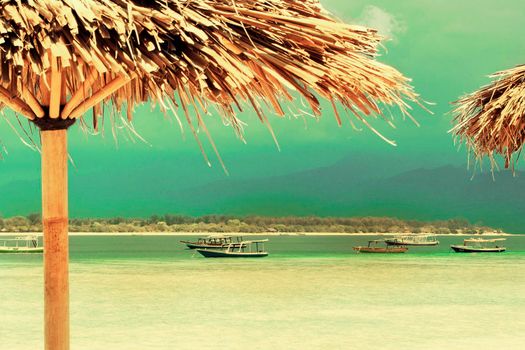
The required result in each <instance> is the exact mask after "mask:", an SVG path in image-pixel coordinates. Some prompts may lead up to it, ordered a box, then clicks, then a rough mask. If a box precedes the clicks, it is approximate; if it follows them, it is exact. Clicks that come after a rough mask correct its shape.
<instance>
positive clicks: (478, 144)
mask: <svg viewBox="0 0 525 350" xmlns="http://www.w3.org/2000/svg"><path fill="white" fill-rule="evenodd" d="M491 78H494V81H493V82H492V84H490V85H488V86H485V87H483V88H481V89H480V90H478V91H476V92H474V93H472V94H470V95H467V96H464V97H463V98H461V99H460V100H459V101H457V102H455V104H456V105H457V108H456V109H455V110H454V113H455V114H456V117H455V123H456V125H455V126H454V128H453V129H452V132H453V133H454V134H455V135H456V136H457V137H458V138H459V139H460V140H461V141H464V142H465V143H466V144H467V145H468V146H469V147H470V148H471V149H472V150H473V152H474V153H475V155H476V156H477V157H484V156H489V157H490V158H491V159H493V156H494V155H495V154H499V155H501V156H503V158H504V159H505V167H507V168H508V167H509V166H510V165H511V164H512V163H513V162H514V161H515V158H517V157H516V156H519V154H520V152H521V150H522V148H523V144H524V143H525V65H521V66H517V67H515V68H512V69H509V70H505V71H501V72H498V73H496V74H494V75H492V76H491Z"/></svg>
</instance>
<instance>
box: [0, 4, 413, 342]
mask: <svg viewBox="0 0 525 350" xmlns="http://www.w3.org/2000/svg"><path fill="white" fill-rule="evenodd" d="M0 13H1V18H0V64H1V70H0V77H1V86H0V102H1V103H2V104H3V105H5V106H7V107H9V108H11V109H12V110H13V111H15V112H16V113H18V114H20V115H22V116H24V117H26V118H28V119H29V120H31V121H32V122H33V123H34V124H35V125H37V126H38V127H39V128H40V136H41V143H42V208H43V210H42V215H43V226H44V247H45V253H44V276H45V277H44V278H45V343H46V349H53V350H56V349H67V348H68V347H69V313H68V234H67V230H68V228H67V225H68V207H67V141H66V130H67V128H68V127H69V126H71V125H72V124H73V123H74V122H75V121H76V120H77V119H81V118H82V116H84V114H85V113H86V112H88V111H89V110H90V109H92V110H93V115H92V123H93V126H94V128H97V123H98V118H99V117H101V116H102V115H103V109H104V107H106V108H108V109H110V110H111V111H112V112H116V113H112V115H121V111H122V110H125V111H126V114H127V118H128V119H129V120H131V117H132V112H133V108H134V106H135V105H137V104H140V103H143V102H148V101H151V102H155V103H158V104H159V105H160V107H161V109H162V110H163V111H165V112H166V111H170V112H173V113H174V114H175V110H176V107H181V110H182V111H183V113H184V119H186V122H187V124H188V125H189V127H190V128H191V130H192V131H193V132H195V130H196V129H200V130H203V131H204V132H205V133H206V134H207V130H206V126H205V123H204V116H205V115H206V114H208V108H209V107H210V106H215V107H216V109H217V111H218V112H219V114H220V116H221V117H222V118H223V119H224V120H225V122H226V123H227V124H229V125H231V126H232V127H233V128H234V129H235V130H236V131H237V132H238V133H239V135H241V134H242V123H241V122H240V120H239V119H237V117H236V110H242V109H243V108H244V106H245V105H248V106H249V107H251V108H253V109H254V110H255V111H256V113H257V115H258V117H259V119H260V120H261V121H262V122H263V123H267V122H268V121H267V117H266V114H265V110H268V109H269V110H271V111H272V112H274V113H276V114H277V115H279V116H284V115H285V111H284V110H285V108H284V107H283V102H282V101H283V100H289V101H292V100H293V95H292V94H293V93H294V92H295V95H299V96H301V98H302V99H304V101H306V103H307V104H308V105H309V107H310V108H311V110H312V111H313V115H315V116H319V115H320V114H321V107H320V102H319V99H318V97H322V98H325V99H327V100H329V101H331V103H332V105H333V107H334V111H335V116H336V119H337V122H338V123H339V124H341V123H342V121H341V116H340V113H339V112H338V110H337V105H338V104H339V105H340V106H341V107H342V108H343V109H345V110H346V111H349V112H350V113H351V114H352V115H354V116H355V117H357V118H358V119H360V120H361V121H362V122H364V123H365V124H366V125H368V122H367V119H366V118H367V117H368V116H375V115H382V113H381V105H383V104H384V105H394V106H398V107H399V108H400V109H401V111H402V112H403V113H404V114H406V115H408V108H409V106H408V104H406V103H405V101H404V100H409V101H417V96H416V94H415V93H414V92H413V90H412V88H411V87H410V85H409V80H408V79H407V78H405V77H404V76H403V75H402V74H400V73H399V72H398V71H397V70H395V69H393V68H391V67H389V66H387V65H384V64H381V63H379V62H377V61H375V56H376V54H377V49H378V45H379V43H380V41H381V37H380V36H379V35H378V34H377V33H376V31H374V30H371V29H367V28H363V27H359V26H351V25H347V24H344V23H341V22H338V21H337V20H334V19H333V18H332V17H330V15H329V14H327V13H326V12H325V11H324V10H323V9H322V7H321V6H320V4H319V3H318V1H317V0H265V1H256V0H200V1H190V0H151V1H143V0H133V1H124V0H113V1H108V0H75V1H73V0H55V1H51V0H28V1H20V0H4V1H2V2H1V3H0ZM262 104H265V105H266V107H264V106H262ZM341 107H340V108H341ZM81 120H82V119H81Z"/></svg>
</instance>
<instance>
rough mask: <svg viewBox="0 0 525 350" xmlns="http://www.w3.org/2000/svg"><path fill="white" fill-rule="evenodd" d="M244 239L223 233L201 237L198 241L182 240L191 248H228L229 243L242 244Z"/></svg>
mask: <svg viewBox="0 0 525 350" xmlns="http://www.w3.org/2000/svg"><path fill="white" fill-rule="evenodd" d="M241 241H242V237H241V236H223V235H214V236H208V237H203V238H199V239H198V240H197V242H190V241H180V242H181V243H184V244H186V246H187V247H188V248H190V249H197V248H203V249H207V248H222V249H224V248H226V247H227V246H228V245H230V244H233V245H234V246H240V245H241Z"/></svg>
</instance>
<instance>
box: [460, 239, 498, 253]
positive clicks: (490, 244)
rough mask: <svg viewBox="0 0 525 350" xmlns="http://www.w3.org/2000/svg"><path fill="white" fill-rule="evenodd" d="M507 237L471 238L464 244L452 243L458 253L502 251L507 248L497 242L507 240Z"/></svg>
mask: <svg viewBox="0 0 525 350" xmlns="http://www.w3.org/2000/svg"><path fill="white" fill-rule="evenodd" d="M505 240H506V239H505V238H494V239H483V238H470V239H465V240H464V241H463V245H459V244H457V245H451V246H450V248H452V249H453V250H454V251H455V252H456V253H502V252H504V251H506V250H507V248H505V247H501V246H500V245H499V244H497V242H501V241H505Z"/></svg>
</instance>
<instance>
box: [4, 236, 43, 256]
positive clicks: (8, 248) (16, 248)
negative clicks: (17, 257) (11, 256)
mask: <svg viewBox="0 0 525 350" xmlns="http://www.w3.org/2000/svg"><path fill="white" fill-rule="evenodd" d="M43 252H44V247H42V246H39V245H38V237H37V236H24V237H15V238H4V239H0V253H18V254H22V253H43Z"/></svg>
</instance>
